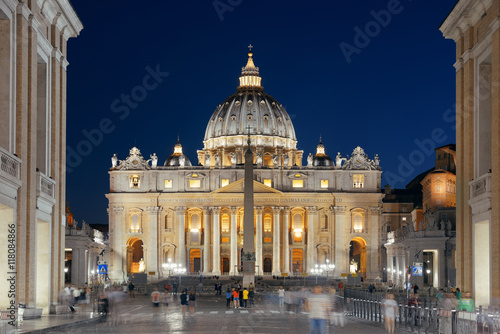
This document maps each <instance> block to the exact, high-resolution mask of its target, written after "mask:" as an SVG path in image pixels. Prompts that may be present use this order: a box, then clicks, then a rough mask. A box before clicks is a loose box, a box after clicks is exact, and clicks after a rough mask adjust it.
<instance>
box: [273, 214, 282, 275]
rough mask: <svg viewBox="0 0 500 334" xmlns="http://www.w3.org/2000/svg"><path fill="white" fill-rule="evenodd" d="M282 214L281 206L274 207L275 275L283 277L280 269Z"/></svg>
mask: <svg viewBox="0 0 500 334" xmlns="http://www.w3.org/2000/svg"><path fill="white" fill-rule="evenodd" d="M280 212H281V208H280V207H279V206H273V213H274V219H273V275H277V276H279V275H281V270H280V269H281V268H280V262H281V258H280V250H281V249H280V248H281V247H280V246H281V243H280V241H281V240H280Z"/></svg>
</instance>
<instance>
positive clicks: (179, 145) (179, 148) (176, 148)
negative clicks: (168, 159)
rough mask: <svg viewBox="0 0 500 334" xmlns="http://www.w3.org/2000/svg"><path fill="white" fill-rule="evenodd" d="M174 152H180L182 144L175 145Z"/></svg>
mask: <svg viewBox="0 0 500 334" xmlns="http://www.w3.org/2000/svg"><path fill="white" fill-rule="evenodd" d="M174 154H182V146H181V144H178V145H175V147H174Z"/></svg>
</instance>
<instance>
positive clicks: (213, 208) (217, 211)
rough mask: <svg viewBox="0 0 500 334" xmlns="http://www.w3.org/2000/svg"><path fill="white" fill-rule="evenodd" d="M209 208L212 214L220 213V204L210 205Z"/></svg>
mask: <svg viewBox="0 0 500 334" xmlns="http://www.w3.org/2000/svg"><path fill="white" fill-rule="evenodd" d="M210 209H211V210H212V213H213V214H217V215H218V214H219V213H220V206H211V207H210Z"/></svg>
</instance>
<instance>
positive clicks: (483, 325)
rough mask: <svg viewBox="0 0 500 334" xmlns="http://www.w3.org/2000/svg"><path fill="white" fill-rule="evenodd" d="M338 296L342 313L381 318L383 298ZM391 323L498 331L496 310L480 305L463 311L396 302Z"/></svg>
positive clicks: (425, 329) (467, 332)
mask: <svg viewBox="0 0 500 334" xmlns="http://www.w3.org/2000/svg"><path fill="white" fill-rule="evenodd" d="M340 298H341V300H342V302H343V307H344V313H345V314H346V315H348V316H352V317H357V318H363V319H367V320H371V321H375V322H383V321H384V306H383V301H377V300H365V299H356V298H342V297H340ZM395 324H396V327H398V328H400V329H405V330H407V331H411V332H417V333H446V334H475V333H499V332H500V313H499V312H492V311H485V310H482V308H479V309H478V310H476V311H474V312H467V311H457V310H455V309H449V308H443V307H442V306H438V305H432V304H429V305H428V306H425V305H418V306H416V305H406V304H402V303H399V304H398V307H397V311H396V319H395Z"/></svg>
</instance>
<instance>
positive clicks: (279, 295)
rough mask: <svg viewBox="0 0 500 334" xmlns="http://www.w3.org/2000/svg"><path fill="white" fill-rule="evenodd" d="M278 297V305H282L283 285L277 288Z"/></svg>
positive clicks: (283, 296) (283, 298) (283, 297)
mask: <svg viewBox="0 0 500 334" xmlns="http://www.w3.org/2000/svg"><path fill="white" fill-rule="evenodd" d="M278 299H279V306H280V307H283V304H284V303H285V289H283V286H280V288H279V290H278Z"/></svg>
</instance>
